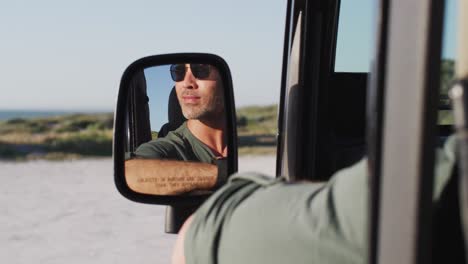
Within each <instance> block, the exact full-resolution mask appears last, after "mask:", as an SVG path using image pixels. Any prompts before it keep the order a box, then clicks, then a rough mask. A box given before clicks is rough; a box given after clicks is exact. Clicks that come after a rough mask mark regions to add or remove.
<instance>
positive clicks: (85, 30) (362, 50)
mask: <svg viewBox="0 0 468 264" xmlns="http://www.w3.org/2000/svg"><path fill="white" fill-rule="evenodd" d="M342 2H343V7H344V8H345V7H346V8H349V10H350V12H349V14H345V15H343V16H342V18H343V22H344V23H343V24H340V28H341V29H346V28H348V29H347V30H346V32H349V33H343V34H342V35H340V36H339V40H341V41H340V42H343V43H346V45H339V46H338V51H337V52H338V53H337V54H338V56H337V57H338V58H337V63H336V64H337V70H340V69H350V68H352V69H366V68H368V63H367V61H368V60H369V59H370V54H371V49H372V46H371V43H372V30H373V29H372V23H371V22H372V4H371V3H372V0H360V1H357V0H343V1H342ZM454 2H455V0H449V3H450V4H449V5H451V6H453V3H454ZM349 3H351V4H349ZM285 9H286V1H285V0H281V1H278V0H276V1H271V0H269V1H268V0H259V1H248V0H238V1H216V0H199V1H181V0H171V1H154V0H153V1H150V0H148V1H143V0H135V1H123V0H101V1H91V0H80V1H59V0H43V1H33V0H29V1H24V0H16V1H2V2H1V3H0V36H1V39H2V43H1V46H0V47H1V49H0V58H1V60H0V72H1V75H0V84H1V86H0V87H1V91H2V96H1V97H0V109H40V110H112V109H113V108H114V106H115V101H116V96H117V91H118V85H119V82H120V77H121V74H122V73H123V71H124V70H125V68H126V67H127V66H128V65H129V64H130V63H131V62H133V61H135V60H137V59H139V58H141V57H143V56H148V55H154V54H162V53H173V52H209V53H214V54H217V55H220V56H222V57H223V58H224V59H225V60H226V61H227V62H228V64H229V66H230V68H231V73H232V76H233V82H234V93H235V96H236V104H237V106H244V105H251V104H260V105H263V104H272V103H277V102H278V98H279V89H280V80H281V63H282V61H281V60H282V48H283V47H282V45H283V37H284V36H283V34H284V21H285V13H286V11H285ZM452 9H454V8H453V7H452ZM450 10H451V9H449V17H451V18H454V17H455V14H454V13H453V12H452V13H450V12H451V11H450ZM452 20H455V19H452ZM345 21H352V22H353V23H347V22H345ZM351 24H354V25H358V24H360V25H368V26H364V27H361V30H354V29H353V28H349V26H350V25H351ZM448 28H451V29H450V30H448V31H453V30H454V29H453V28H454V25H453V23H452V24H451V25H450V23H449V27H448ZM447 34H448V36H449V37H448V38H453V35H454V34H453V32H452V33H450V32H449V33H447ZM450 34H451V35H450ZM451 43H452V44H448V45H445V50H444V54H445V55H446V57H453V50H454V47H453V45H454V41H452V42H451ZM366 56H367V57H366Z"/></svg>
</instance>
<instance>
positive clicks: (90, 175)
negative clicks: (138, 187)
mask: <svg viewBox="0 0 468 264" xmlns="http://www.w3.org/2000/svg"><path fill="white" fill-rule="evenodd" d="M0 168H1V169H0V178H1V179H2V184H1V185H0V215H1V217H0V234H1V235H0V244H1V249H0V259H1V260H2V262H3V263H11V264H16V263H18V264H19V263H21V264H23V263H24V264H26V263H28V264H29V263H48V264H49V263H51V264H54V263H57V264H58V263H60V264H63V263H70V264H72V263H100V264H111V263H112V264H114V263H122V264H123V263H142V264H143V263H169V261H170V254H171V250H172V246H173V243H174V241H175V235H169V234H165V233H164V231H163V229H164V210H165V207H164V206H155V205H146V204H139V203H134V202H131V201H128V200H126V199H125V198H123V197H122V196H121V195H120V194H119V193H118V192H117V190H116V189H115V187H114V183H113V175H112V173H113V172H112V160H111V159H83V160H77V161H61V162H52V161H29V162H0ZM239 171H257V172H264V173H267V174H270V175H273V174H274V171H275V157H274V156H243V157H241V158H240V160H239Z"/></svg>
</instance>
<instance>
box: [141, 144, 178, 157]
mask: <svg viewBox="0 0 468 264" xmlns="http://www.w3.org/2000/svg"><path fill="white" fill-rule="evenodd" d="M134 155H135V156H136V157H142V158H155V159H175V158H177V154H176V150H175V147H174V146H172V145H171V144H170V143H167V142H164V141H163V140H153V141H150V142H147V143H143V144H141V145H140V146H139V147H138V148H137V149H136V150H135V152H134Z"/></svg>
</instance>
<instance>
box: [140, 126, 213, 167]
mask: <svg viewBox="0 0 468 264" xmlns="http://www.w3.org/2000/svg"><path fill="white" fill-rule="evenodd" d="M134 154H135V155H136V156H137V157H143V158H157V159H171V160H181V161H199V162H205V163H211V162H212V160H213V158H214V157H215V155H214V154H213V152H212V151H211V149H210V148H209V147H208V146H206V145H205V144H204V143H203V142H201V141H200V140H199V139H198V138H196V137H195V136H194V135H193V134H192V132H190V130H189V129H188V127H187V122H184V123H183V124H182V125H181V126H180V127H179V128H177V129H176V130H174V131H171V132H169V133H168V134H167V135H166V136H165V137H163V138H158V139H155V140H152V141H149V142H147V143H143V144H141V145H140V146H139V147H138V148H137V149H136V151H135V153H134Z"/></svg>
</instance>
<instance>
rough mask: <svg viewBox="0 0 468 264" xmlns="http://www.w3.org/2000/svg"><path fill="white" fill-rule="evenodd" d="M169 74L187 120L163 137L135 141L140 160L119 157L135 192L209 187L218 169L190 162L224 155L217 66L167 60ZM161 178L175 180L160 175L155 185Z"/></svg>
mask: <svg viewBox="0 0 468 264" xmlns="http://www.w3.org/2000/svg"><path fill="white" fill-rule="evenodd" d="M171 77H172V79H173V80H174V81H175V89H176V93H177V98H178V101H179V104H180V106H181V108H182V113H183V115H184V116H185V118H186V119H187V121H186V122H184V123H183V124H182V125H181V126H180V127H179V128H177V129H176V130H174V131H171V132H169V133H168V134H167V135H166V136H165V137H164V138H158V139H156V140H152V141H150V142H147V143H144V144H142V145H141V146H139V147H138V148H137V150H136V151H135V153H134V154H135V156H136V157H140V158H144V159H138V158H137V159H131V160H127V161H126V162H125V170H126V179H127V182H128V184H129V186H130V187H131V188H132V189H133V190H135V191H138V192H143V193H151V194H176V193H182V192H187V191H191V190H194V189H210V188H212V187H214V186H215V185H216V184H217V180H218V179H217V176H218V174H219V173H218V168H217V167H216V166H215V165H211V164H195V163H193V162H203V163H213V162H215V161H217V160H219V159H221V158H223V157H226V156H227V143H226V139H225V135H224V133H225V128H226V119H225V115H224V100H223V99H224V98H223V85H222V81H221V77H220V74H219V72H218V70H217V69H216V68H215V67H213V66H211V65H208V64H173V65H172V66H171ZM178 161H179V162H178ZM180 161H193V162H180ZM158 172H161V173H160V174H159V175H158ZM191 175H193V176H196V177H191ZM164 177H166V178H168V177H170V178H172V179H173V178H174V177H175V178H176V179H180V181H178V184H174V185H173V186H172V187H171V186H169V185H168V184H167V180H168V179H164V181H165V182H166V183H165V184H162V183H161V184H159V185H157V184H155V183H156V182H158V181H160V180H161V178H164ZM187 179H189V180H188V181H187ZM146 183H147V184H146ZM155 187H156V188H155Z"/></svg>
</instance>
